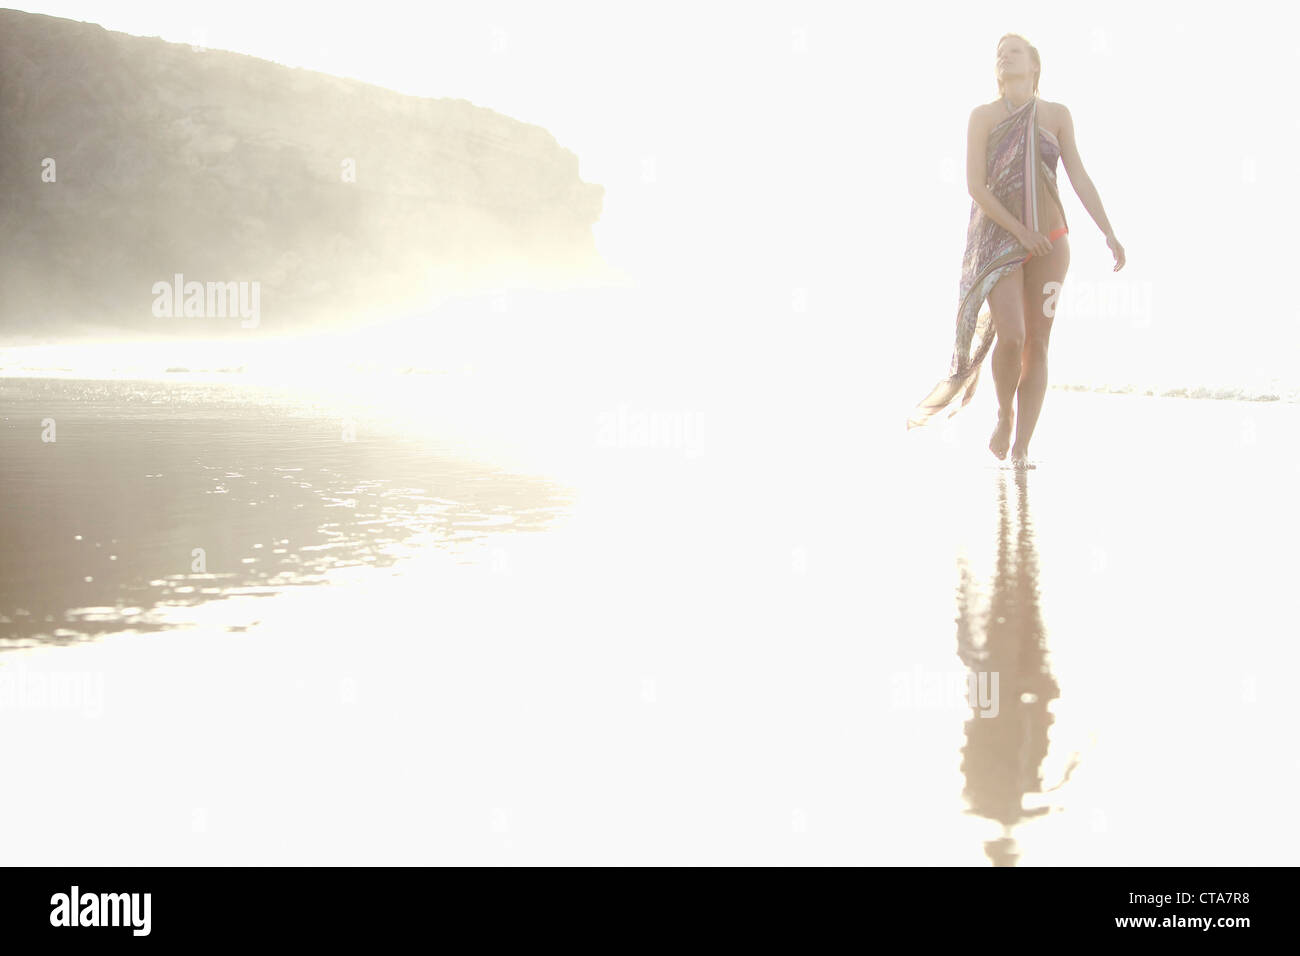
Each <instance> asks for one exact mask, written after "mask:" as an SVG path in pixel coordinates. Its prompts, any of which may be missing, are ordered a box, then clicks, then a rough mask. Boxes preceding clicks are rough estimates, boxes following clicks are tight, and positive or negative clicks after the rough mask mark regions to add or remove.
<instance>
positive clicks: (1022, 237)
mask: <svg viewBox="0 0 1300 956" xmlns="http://www.w3.org/2000/svg"><path fill="white" fill-rule="evenodd" d="M1016 238H1017V239H1018V240H1019V241H1020V244H1021V245H1022V246H1024V247H1025V250H1026V251H1027V252H1028V253H1029V254H1030V255H1033V256H1045V255H1047V254H1048V253H1049V252H1051V251H1052V242H1051V240H1050V239H1048V238H1047V237H1046V236H1045V235H1043V234H1042V233H1041V232H1031V231H1030V230H1029V229H1026V228H1024V227H1023V226H1022V227H1021V229H1020V234H1019V235H1018V236H1016Z"/></svg>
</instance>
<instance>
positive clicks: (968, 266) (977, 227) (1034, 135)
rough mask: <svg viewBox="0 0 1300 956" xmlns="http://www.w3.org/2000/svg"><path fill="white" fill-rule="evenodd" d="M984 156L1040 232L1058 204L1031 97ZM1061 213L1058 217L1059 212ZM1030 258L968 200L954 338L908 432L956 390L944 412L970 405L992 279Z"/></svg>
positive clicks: (986, 346)
mask: <svg viewBox="0 0 1300 956" xmlns="http://www.w3.org/2000/svg"><path fill="white" fill-rule="evenodd" d="M986 155H987V160H988V164H987V169H988V186H989V188H990V189H991V190H992V191H993V195H994V196H996V197H997V199H998V201H999V202H1001V203H1002V205H1003V206H1005V207H1006V208H1007V211H1008V212H1010V213H1011V214H1012V215H1013V216H1015V217H1016V218H1017V219H1019V220H1020V221H1021V222H1023V223H1024V224H1025V226H1026V228H1028V229H1031V230H1033V231H1034V232H1039V231H1041V230H1040V229H1039V217H1040V214H1042V212H1043V210H1042V208H1041V207H1042V203H1043V202H1044V201H1052V202H1055V203H1056V205H1057V206H1058V207H1060V204H1061V201H1060V197H1059V196H1058V195H1057V191H1056V170H1055V158H1056V157H1055V156H1053V157H1052V159H1053V163H1052V165H1051V166H1049V165H1048V164H1047V163H1046V162H1045V161H1044V160H1043V157H1042V155H1041V153H1040V141H1039V130H1038V97H1037V96H1031V97H1030V98H1029V99H1028V100H1026V101H1025V103H1024V104H1022V105H1021V107H1020V108H1019V109H1017V110H1015V111H1014V112H1012V113H1011V115H1010V116H1008V117H1007V118H1006V119H1004V120H1003V121H1002V122H1000V123H999V124H998V125H997V126H995V127H994V128H993V131H992V132H991V133H990V134H989V140H988V148H987V153H986ZM1061 216H1062V221H1064V216H1065V212H1064V209H1062V210H1061ZM1028 259H1029V253H1028V252H1027V250H1026V249H1025V247H1024V246H1022V245H1021V244H1020V243H1019V242H1018V241H1017V240H1016V238H1015V237H1014V236H1013V235H1011V233H1009V232H1007V231H1006V230H1005V229H1003V228H1002V227H1001V226H999V225H998V224H997V223H996V222H994V221H993V220H992V219H990V218H989V217H988V216H987V215H985V213H984V210H983V209H981V208H980V206H979V204H978V203H976V202H974V201H972V202H971V207H970V225H969V226H968V227H967V229H966V254H965V257H964V258H963V261H962V273H961V289H960V302H959V305H958V307H957V342H956V345H955V346H954V347H953V353H952V362H951V363H950V364H949V366H948V377H947V378H945V379H943V380H942V381H940V382H939V384H937V385H936V386H935V387H934V388H933V389H931V391H930V394H929V395H927V396H926V397H925V398H924V399H922V400H921V402H920V403H919V404H918V405H917V406H916V408H915V409H913V410H912V414H911V416H910V417H909V418H908V420H907V427H908V429H909V430H910V429H912V428H915V427H917V426H918V425H924V424H925V423H926V422H927V421H929V419H930V418H931V417H932V416H934V415H935V414H937V413H938V412H940V411H942V410H943V409H944V408H946V407H947V406H948V405H949V404H950V403H951V402H952V400H953V399H954V398H956V397H957V396H958V395H959V394H961V395H962V399H961V403H960V404H958V405H957V407H956V408H954V409H953V410H952V411H951V412H949V413H948V417H949V418H951V417H952V416H953V415H956V414H957V413H958V412H959V411H961V410H962V409H963V408H965V407H966V405H967V404H968V403H969V402H970V400H971V397H972V396H973V395H974V394H975V386H976V385H978V384H979V373H980V366H981V365H982V364H983V362H984V358H985V356H987V355H988V353H989V350H990V349H991V348H992V347H993V340H994V338H995V337H996V332H995V330H994V329H993V316H992V314H991V313H990V312H988V311H985V312H984V313H983V314H982V315H981V314H980V309H981V308H983V306H984V301H985V300H986V299H987V298H988V296H989V293H990V292H992V291H993V287H994V286H995V285H997V284H998V281H999V280H1000V279H1002V277H1003V276H1005V275H1006V274H1007V273H1008V272H1011V271H1013V270H1014V269H1015V268H1016V267H1017V266H1019V265H1021V264H1022V263H1024V262H1025V261H1026V260H1028ZM973 344H974V351H973V352H972V350H971V349H972V345H973ZM963 392H964V394H962V393H963Z"/></svg>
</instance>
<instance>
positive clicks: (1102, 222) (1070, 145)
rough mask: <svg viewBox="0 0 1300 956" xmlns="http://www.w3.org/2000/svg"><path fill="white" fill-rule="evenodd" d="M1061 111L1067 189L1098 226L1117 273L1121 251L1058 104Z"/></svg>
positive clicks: (1070, 119)
mask: <svg viewBox="0 0 1300 956" xmlns="http://www.w3.org/2000/svg"><path fill="white" fill-rule="evenodd" d="M1056 105H1057V107H1058V108H1059V109H1060V111H1061V135H1060V137H1059V139H1060V143H1061V164H1062V165H1064V166H1065V171H1066V173H1067V174H1069V177H1070V185H1071V186H1073V187H1074V192H1075V194H1076V195H1077V196H1078V197H1079V201H1080V202H1082V203H1083V208H1084V209H1086V210H1088V215H1089V216H1091V217H1092V221H1093V222H1095V223H1096V224H1097V228H1098V229H1100V230H1101V232H1102V235H1104V236H1105V237H1106V245H1108V246H1110V249H1111V252H1113V253H1114V254H1115V271H1116V272H1118V271H1119V270H1120V269H1122V268H1124V247H1123V246H1121V245H1120V244H1119V240H1118V239H1116V238H1115V230H1114V229H1112V228H1111V226H1110V220H1109V219H1108V218H1106V210H1105V208H1103V206H1102V204H1101V196H1100V195H1098V193H1097V187H1096V186H1094V185H1093V182H1092V177H1091V176H1089V175H1088V171H1087V170H1086V169H1084V168H1083V160H1082V159H1080V158H1079V146H1078V144H1077V143H1076V142H1075V138H1074V117H1072V116H1071V115H1070V111H1069V110H1068V109H1066V107H1065V105H1064V104H1063V103H1057V104H1056Z"/></svg>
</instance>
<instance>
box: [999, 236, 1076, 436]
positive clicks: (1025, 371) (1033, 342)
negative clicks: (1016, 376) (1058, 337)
mask: <svg viewBox="0 0 1300 956" xmlns="http://www.w3.org/2000/svg"><path fill="white" fill-rule="evenodd" d="M1069 267H1070V243H1069V237H1068V236H1061V237H1060V238H1059V239H1054V240H1052V251H1051V252H1049V253H1048V254H1047V255H1045V256H1034V257H1033V258H1031V259H1030V260H1029V261H1028V262H1027V263H1025V266H1024V269H1023V272H1024V296H1025V343H1024V350H1023V353H1022V355H1021V359H1020V362H1021V368H1020V385H1019V387H1018V388H1017V391H1016V443H1015V445H1014V446H1013V447H1012V449H1011V457H1012V459H1019V458H1024V457H1026V456H1027V455H1028V454H1029V439H1030V438H1031V437H1032V436H1033V434H1034V426H1035V425H1037V424H1038V413H1039V412H1040V411H1042V408H1043V396H1044V395H1046V394H1047V344H1048V340H1049V339H1050V337H1051V333H1052V318H1053V316H1051V315H1048V314H1047V311H1048V306H1049V303H1051V304H1052V309H1051V311H1052V312H1053V313H1055V307H1054V306H1055V303H1056V302H1057V299H1058V296H1057V295H1056V294H1054V291H1056V292H1059V289H1057V290H1053V289H1048V288H1046V286H1047V283H1049V282H1064V281H1065V273H1066V270H1067V269H1069Z"/></svg>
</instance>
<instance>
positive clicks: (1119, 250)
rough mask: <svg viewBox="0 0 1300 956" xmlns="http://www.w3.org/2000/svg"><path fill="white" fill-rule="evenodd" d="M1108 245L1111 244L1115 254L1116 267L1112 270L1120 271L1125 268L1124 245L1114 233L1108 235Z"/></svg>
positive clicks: (1111, 249)
mask: <svg viewBox="0 0 1300 956" xmlns="http://www.w3.org/2000/svg"><path fill="white" fill-rule="evenodd" d="M1106 245H1108V246H1110V251H1111V252H1113V253H1114V254H1115V268H1114V269H1113V270H1112V271H1113V272H1119V270H1120V269H1123V268H1124V247H1123V246H1121V245H1120V244H1119V240H1118V239H1116V238H1115V237H1114V236H1113V235H1111V236H1107V237H1106Z"/></svg>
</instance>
